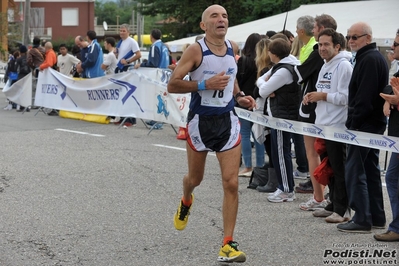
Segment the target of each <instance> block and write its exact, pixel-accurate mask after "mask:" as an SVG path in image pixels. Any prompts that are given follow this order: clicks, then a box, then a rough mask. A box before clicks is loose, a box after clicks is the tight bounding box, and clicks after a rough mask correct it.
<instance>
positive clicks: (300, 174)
mask: <svg viewBox="0 0 399 266" xmlns="http://www.w3.org/2000/svg"><path fill="white" fill-rule="evenodd" d="M293 175H294V178H296V179H307V178H309V177H310V175H309V172H301V171H298V170H295V171H294V172H293Z"/></svg>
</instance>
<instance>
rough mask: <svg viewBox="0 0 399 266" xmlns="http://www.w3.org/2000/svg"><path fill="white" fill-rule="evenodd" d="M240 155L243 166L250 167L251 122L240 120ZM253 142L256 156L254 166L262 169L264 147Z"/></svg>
mask: <svg viewBox="0 0 399 266" xmlns="http://www.w3.org/2000/svg"><path fill="white" fill-rule="evenodd" d="M240 123H241V130H240V133H241V153H242V158H243V161H244V166H245V167H247V168H251V167H252V146H251V134H252V130H251V129H252V125H253V123H252V122H251V121H248V120H245V119H241V118H240ZM254 142H255V156H256V166H257V167H263V165H264V164H265V146H264V145H263V143H262V144H259V143H258V142H256V141H254Z"/></svg>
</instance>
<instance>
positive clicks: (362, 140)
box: [235, 108, 399, 152]
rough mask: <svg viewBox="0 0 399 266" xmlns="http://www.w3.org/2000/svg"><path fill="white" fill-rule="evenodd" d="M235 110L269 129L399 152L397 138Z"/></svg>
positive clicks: (244, 117) (398, 140) (241, 115)
mask: <svg viewBox="0 0 399 266" xmlns="http://www.w3.org/2000/svg"><path fill="white" fill-rule="evenodd" d="M235 110H236V112H237V115H238V116H239V117H241V118H243V119H246V120H249V121H252V122H254V123H257V124H261V125H264V126H267V127H269V128H275V129H279V130H283V131H288V132H292V133H297V134H301V135H308V136H312V137H316V138H323V139H329V140H333V141H337V142H343V143H347V144H352V145H358V146H363V147H368V148H373V149H379V150H386V151H391V152H399V138H397V137H391V136H389V137H388V136H384V135H378V134H371V133H366V132H361V131H353V130H348V129H346V128H338V127H332V126H319V125H314V124H309V123H303V122H298V121H292V120H288V119H279V118H273V117H270V116H266V115H263V114H261V113H258V112H252V111H248V110H245V109H242V108H235Z"/></svg>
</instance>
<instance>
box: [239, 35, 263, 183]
mask: <svg viewBox="0 0 399 266" xmlns="http://www.w3.org/2000/svg"><path fill="white" fill-rule="evenodd" d="M260 40H261V36H260V35H259V34H258V33H252V34H251V35H249V36H248V38H247V40H246V41H245V45H244V48H243V49H242V55H241V57H240V59H238V63H237V66H238V70H237V81H238V85H239V86H240V89H241V90H242V91H243V92H244V93H245V95H251V96H252V97H253V96H254V95H253V94H254V88H255V82H256V78H257V77H256V74H257V67H256V64H255V57H256V49H255V47H256V44H257V43H258V42H259V41H260ZM237 106H238V107H240V108H242V107H241V106H239V105H238V104H237ZM240 123H241V131H240V133H241V145H242V146H241V153H242V158H243V161H244V166H245V168H244V169H243V170H242V171H240V172H239V173H238V176H243V177H250V176H251V174H252V145H251V132H252V131H251V129H252V125H253V123H252V122H251V121H248V120H245V119H241V118H240ZM254 143H255V154H256V166H257V167H263V165H264V164H265V148H264V146H263V143H258V142H256V141H254Z"/></svg>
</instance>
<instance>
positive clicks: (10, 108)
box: [4, 103, 12, 111]
mask: <svg viewBox="0 0 399 266" xmlns="http://www.w3.org/2000/svg"><path fill="white" fill-rule="evenodd" d="M4 110H6V111H9V110H12V104H11V103H9V104H8V105H7V106H6V107H4Z"/></svg>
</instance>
